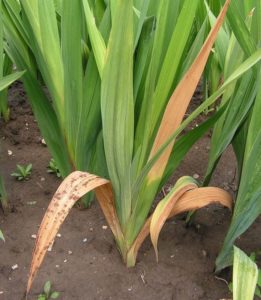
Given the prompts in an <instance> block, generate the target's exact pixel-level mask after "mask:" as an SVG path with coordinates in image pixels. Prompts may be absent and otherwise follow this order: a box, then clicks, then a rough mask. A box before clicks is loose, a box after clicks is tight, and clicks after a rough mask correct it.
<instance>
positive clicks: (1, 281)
mask: <svg viewBox="0 0 261 300" xmlns="http://www.w3.org/2000/svg"><path fill="white" fill-rule="evenodd" d="M10 105H11V120H10V122H9V123H8V124H3V123H1V129H0V138H1V165H0V169H1V171H2V173H3V175H4V178H5V181H6V188H7V191H8V195H9V201H10V204H11V207H12V212H11V213H10V214H9V215H7V216H4V215H3V213H2V211H0V228H1V230H2V231H3V233H4V235H5V238H6V242H5V243H3V242H0V253H1V255H0V300H2V299H3V300H21V299H23V295H24V291H25V287H26V281H27V276H28V270H29V267H30V260H31V255H32V251H33V247H34V242H35V239H34V235H35V234H36V233H37V230H38V227H39V224H40V222H41V219H42V217H43V215H44V212H45V210H46V208H47V206H48V203H49V201H50V199H51V197H52V195H53V193H54V192H55V190H56V189H57V187H58V185H59V183H60V179H58V178H57V177H56V176H55V175H52V174H48V173H47V172H46V170H47V166H48V163H49V160H50V158H51V157H50V154H49V153H48V150H47V148H46V147H45V146H44V145H43V144H42V143H41V139H42V137H41V135H40V132H39V130H38V128H37V124H36V122H35V120H34V117H33V115H32V113H31V110H30V107H29V105H28V103H27V101H26V96H25V94H24V92H23V90H22V87H21V84H19V83H16V84H15V85H13V87H12V88H11V90H10ZM209 142H210V138H209V135H207V136H205V137H204V138H203V139H201V141H200V142H199V143H197V144H196V145H195V146H194V147H193V149H192V150H191V151H190V152H189V154H188V155H187V157H186V159H185V160H184V162H183V163H182V165H181V166H180V167H179V169H178V170H177V172H175V174H174V176H173V179H172V182H175V180H176V179H177V178H178V177H180V176H182V175H191V176H193V175H195V174H198V175H199V180H200V179H202V176H203V174H204V171H205V168H206V164H207V157H208V151H209ZM18 163H19V164H28V163H32V164H33V171H32V175H31V178H30V179H29V180H28V181H24V182H18V181H16V180H15V179H14V178H13V177H11V176H10V173H12V172H13V171H14V170H15V168H16V164H18ZM212 185H214V186H219V187H223V188H225V189H227V190H229V191H230V192H231V193H232V194H234V192H235V158H234V155H233V152H232V150H231V149H230V150H228V151H227V152H226V153H225V155H224V157H223V158H222V160H221V161H220V163H219V166H218V169H217V170H216V172H215V174H214V176H213V180H212ZM230 218H231V214H230V212H229V211H228V210H226V209H224V208H221V207H218V206H215V207H213V206H212V207H208V208H205V209H201V210H200V211H199V212H198V214H197V215H196V218H195V224H194V226H192V227H189V228H186V226H185V221H184V216H178V217H177V218H175V219H172V220H170V221H169V222H167V224H166V225H165V226H164V228H163V230H162V232H161V234H160V240H159V263H156V261H155V254H154V252H153V249H152V246H151V243H150V241H149V239H147V240H146V242H145V243H144V245H143V247H142V249H141V250H140V252H139V256H138V261H137V265H136V267H135V268H131V269H127V268H126V267H125V266H124V265H123V263H122V261H121V258H120V255H119V253H118V251H117V249H116V246H115V244H114V241H113V237H112V234H111V232H110V229H109V228H108V227H107V225H106V221H105V219H104V217H103V215H102V213H101V210H100V208H99V206H98V204H97V203H94V204H93V205H92V207H91V208H90V209H88V210H79V209H77V208H74V209H73V210H72V211H71V213H70V214H69V216H68V218H67V219H66V221H65V223H64V225H63V226H62V228H61V231H60V235H59V237H57V238H56V241H55V243H54V245H53V248H52V251H50V252H48V255H47V256H46V258H45V261H44V263H43V266H42V268H41V269H40V271H39V273H38V276H37V278H36V280H35V282H34V284H33V288H32V291H31V293H30V296H29V298H28V299H29V300H30V299H37V295H39V294H40V293H41V292H42V289H43V285H44V283H45V282H46V281H47V280H50V281H51V282H52V284H53V289H54V290H56V291H59V292H60V293H61V295H60V297H59V299H61V300H73V299H77V300H79V299H80V300H85V299H86V300H89V299H90V300H98V299H100V300H109V299H115V300H122V299H126V300H133V299H135V300H158V299H160V300H171V299H177V300H192V299H196V300H199V299H202V300H203V299H204V300H219V299H231V298H232V296H231V294H230V293H229V291H228V287H227V284H226V280H229V272H225V273H224V274H221V275H219V276H223V278H221V277H219V276H216V275H215V274H214V273H213V270H214V263H215V258H216V256H217V254H218V251H219V250H220V247H221V245H222V241H223V239H224V236H225V233H226V230H227V228H228V225H229V221H230ZM260 223H261V220H260V219H259V220H258V221H257V222H255V224H254V225H253V226H252V227H251V228H250V230H249V231H248V232H247V233H246V234H245V235H244V236H243V237H241V238H240V240H239V241H238V245H239V246H240V247H241V248H242V249H243V250H245V251H246V252H247V253H250V252H251V251H256V250H260V248H261V245H260V233H261V231H260V229H261V227H260ZM14 265H17V266H18V268H16V269H14V270H13V269H12V266H14Z"/></svg>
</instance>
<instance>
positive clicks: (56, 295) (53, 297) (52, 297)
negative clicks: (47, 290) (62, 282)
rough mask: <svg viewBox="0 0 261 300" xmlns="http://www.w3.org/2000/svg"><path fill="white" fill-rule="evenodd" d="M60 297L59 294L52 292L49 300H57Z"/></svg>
mask: <svg viewBox="0 0 261 300" xmlns="http://www.w3.org/2000/svg"><path fill="white" fill-rule="evenodd" d="M59 296H60V293H59V292H52V294H51V299H57V298H58V297H59Z"/></svg>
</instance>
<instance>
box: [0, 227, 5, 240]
mask: <svg viewBox="0 0 261 300" xmlns="http://www.w3.org/2000/svg"><path fill="white" fill-rule="evenodd" d="M0 239H1V240H2V241H5V237H4V235H3V232H2V230H0Z"/></svg>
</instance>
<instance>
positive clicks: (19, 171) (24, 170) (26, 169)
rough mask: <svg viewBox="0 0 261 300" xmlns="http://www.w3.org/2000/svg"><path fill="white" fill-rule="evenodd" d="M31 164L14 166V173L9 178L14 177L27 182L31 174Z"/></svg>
mask: <svg viewBox="0 0 261 300" xmlns="http://www.w3.org/2000/svg"><path fill="white" fill-rule="evenodd" d="M32 167H33V165H32V164H29V165H27V166H21V165H16V171H15V172H14V173H12V174H11V176H13V177H15V178H16V179H17V180H19V181H22V180H28V179H29V176H30V175H31V173H32Z"/></svg>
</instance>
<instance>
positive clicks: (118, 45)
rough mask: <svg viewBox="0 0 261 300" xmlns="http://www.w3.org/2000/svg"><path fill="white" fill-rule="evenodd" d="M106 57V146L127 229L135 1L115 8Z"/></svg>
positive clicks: (103, 104) (103, 107) (103, 102)
mask: <svg viewBox="0 0 261 300" xmlns="http://www.w3.org/2000/svg"><path fill="white" fill-rule="evenodd" d="M122 45H124V47H122ZM106 56H107V59H106V63H105V68H104V71H103V72H104V73H103V77H102V86H101V110H102V122H103V137H104V147H105V155H106V161H107V166H108V171H109V175H110V179H111V182H112V185H113V188H114V192H115V199H116V207H117V211H118V214H119V219H120V221H121V223H122V225H123V226H124V224H125V223H126V220H127V219H128V217H129V215H130V213H131V194H130V191H131V182H130V178H131V176H130V166H131V161H132V152H133V131H134V128H133V127H134V107H133V11H132V1H120V2H119V4H118V5H117V6H116V7H115V18H113V22H112V31H111V35H110V40H109V44H108V48H107V55H106Z"/></svg>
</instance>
